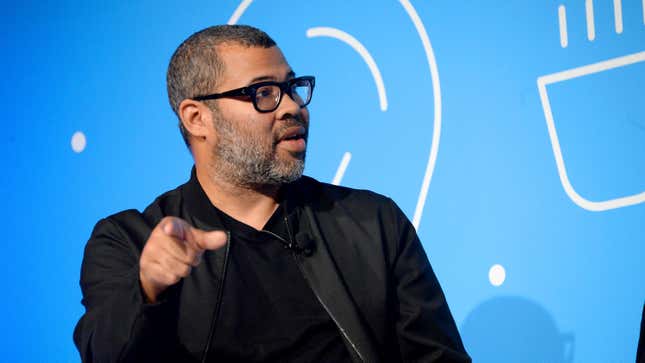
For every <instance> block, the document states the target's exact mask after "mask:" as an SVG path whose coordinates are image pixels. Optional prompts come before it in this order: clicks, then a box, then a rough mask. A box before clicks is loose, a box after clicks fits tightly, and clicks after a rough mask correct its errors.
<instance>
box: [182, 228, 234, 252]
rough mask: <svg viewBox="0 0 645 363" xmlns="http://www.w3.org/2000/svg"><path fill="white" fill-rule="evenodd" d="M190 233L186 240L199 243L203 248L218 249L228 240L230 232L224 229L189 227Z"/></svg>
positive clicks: (198, 245)
mask: <svg viewBox="0 0 645 363" xmlns="http://www.w3.org/2000/svg"><path fill="white" fill-rule="evenodd" d="M188 228H189V233H188V236H189V237H188V238H186V240H187V241H188V242H190V243H193V244H195V245H197V247H199V248H200V249H202V250H217V249H220V248H222V247H224V245H226V243H227V242H228V233H226V232H224V231H208V232H207V231H204V230H201V229H197V228H193V227H190V226H189V227H188Z"/></svg>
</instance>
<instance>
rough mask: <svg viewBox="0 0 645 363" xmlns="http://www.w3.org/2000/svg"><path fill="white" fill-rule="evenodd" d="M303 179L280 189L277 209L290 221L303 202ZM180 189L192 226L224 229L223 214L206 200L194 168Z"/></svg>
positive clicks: (295, 215)
mask: <svg viewBox="0 0 645 363" xmlns="http://www.w3.org/2000/svg"><path fill="white" fill-rule="evenodd" d="M303 179H308V177H302V178H300V179H298V180H296V181H295V182H293V183H288V184H284V185H283V186H282V187H281V188H280V195H279V199H280V207H279V209H281V210H282V211H283V212H284V213H286V215H287V216H288V217H289V219H290V220H291V219H296V218H297V213H298V210H299V209H300V208H301V207H302V205H303V203H304V202H305V198H303V191H302V190H301V189H302V188H301V185H302V184H303V181H304V180H303ZM181 189H182V196H183V201H184V204H185V205H184V209H185V214H186V216H188V217H189V218H190V219H193V222H194V223H193V225H194V226H202V228H206V229H222V228H225V227H226V223H225V221H224V220H223V219H222V215H221V214H220V213H224V212H222V211H221V210H219V209H218V208H217V207H215V206H214V205H213V204H212V203H211V201H210V199H208V196H207V195H206V192H205V191H204V189H203V188H202V186H201V184H200V183H199V180H198V179H197V172H196V169H195V166H193V168H192V170H191V172H190V179H189V180H188V182H186V183H185V184H184V185H183V186H182V188H181Z"/></svg>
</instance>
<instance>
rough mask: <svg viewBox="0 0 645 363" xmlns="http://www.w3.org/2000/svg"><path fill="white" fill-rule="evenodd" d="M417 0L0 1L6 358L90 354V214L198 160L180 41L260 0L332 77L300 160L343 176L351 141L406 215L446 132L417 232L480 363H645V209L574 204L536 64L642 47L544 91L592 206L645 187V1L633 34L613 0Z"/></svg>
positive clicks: (328, 175)
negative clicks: (644, 356)
mask: <svg viewBox="0 0 645 363" xmlns="http://www.w3.org/2000/svg"><path fill="white" fill-rule="evenodd" d="M406 3H407V1H402V2H399V1H396V0H388V1H386V0H382V1H374V0H371V1H368V0H365V1H335V0H334V1H330V0H312V1H306V2H304V1H287V0H284V1H283V0H274V1H268V0H256V1H253V2H252V3H251V2H245V3H240V2H238V1H232V0H231V1H208V2H202V1H192V2H191V1H185V2H183V4H179V3H175V2H164V1H154V2H153V1H141V2H137V3H135V4H128V3H126V2H122V3H120V4H112V3H109V2H100V3H99V2H97V3H88V2H81V1H77V2H76V1H61V2H58V4H53V3H48V4H38V3H31V2H25V3H24V4H18V3H11V4H3V7H2V8H3V12H2V14H1V15H0V19H1V23H0V42H1V43H0V45H1V46H2V47H1V49H2V57H0V67H1V68H0V69H2V74H3V81H2V83H1V84H0V100H1V101H0V102H2V104H3V107H2V111H3V125H4V127H3V132H2V133H1V134H0V139H1V140H2V142H1V143H0V145H1V146H0V147H1V148H2V149H1V153H2V156H3V157H2V164H3V168H2V170H3V171H2V174H1V179H0V197H1V198H2V199H1V200H2V202H3V206H4V208H1V209H0V210H1V212H0V213H2V214H1V215H0V218H1V219H0V221H2V235H3V236H4V238H3V239H4V241H5V242H4V243H3V244H2V248H3V251H2V258H3V261H2V263H0V273H2V276H4V277H5V283H4V292H3V296H2V299H0V311H2V312H3V313H2V316H1V317H0V319H1V320H0V322H1V326H2V330H1V331H0V334H1V335H2V337H1V338H2V339H1V340H0V341H1V342H2V343H1V345H0V349H1V351H0V356H2V357H3V360H5V361H8V362H9V361H11V362H14V361H15V362H22V361H24V362H40V361H47V362H77V361H78V354H77V353H76V350H75V348H74V346H73V344H72V331H73V328H74V325H75V323H76V321H77V320H78V318H79V317H80V315H81V314H82V311H83V310H82V307H81V305H80V303H79V301H80V298H81V295H80V291H79V288H78V278H79V267H80V263H81V259H82V252H83V247H84V245H85V242H86V240H87V238H88V236H89V233H90V231H91V229H92V227H93V225H94V223H95V222H96V221H97V220H98V219H100V218H102V217H104V216H106V215H108V214H111V213H114V212H117V211H119V210H122V209H126V208H131V207H134V208H138V209H143V208H144V207H145V206H146V205H147V204H148V203H149V202H151V201H152V200H153V199H154V198H155V196H156V195H158V194H160V193H161V192H163V191H165V190H168V189H171V188H174V187H175V186H176V185H178V184H180V183H182V182H183V181H185V180H186V179H187V178H188V176H189V171H190V167H191V165H192V162H191V158H190V155H189V154H188V152H187V151H186V149H185V147H184V145H183V143H182V140H181V138H180V136H179V133H178V130H177V128H176V122H177V121H176V119H175V118H174V115H173V114H172V112H171V110H170V107H169V106H168V104H167V100H166V92H165V70H166V65H167V62H168V60H169V58H170V55H171V54H172V52H173V51H174V49H175V48H176V46H177V45H178V44H179V43H180V42H181V41H182V40H183V39H185V38H186V37H187V36H188V35H190V34H191V33H193V32H194V31H196V30H199V29H201V28H203V27H206V26H209V25H213V24H218V23H226V22H228V21H229V19H231V16H232V15H233V13H234V12H235V11H236V9H238V10H239V11H241V10H242V9H243V8H244V6H245V5H249V4H250V5H249V6H248V8H244V11H243V12H242V15H241V18H240V19H239V23H247V24H252V25H255V26H258V27H260V28H262V29H264V30H266V31H267V32H268V33H269V34H271V35H272V36H273V37H274V38H275V39H276V40H277V42H278V43H279V45H280V46H281V48H282V49H283V51H284V53H285V54H286V55H287V58H288V59H289V61H290V63H291V65H292V66H293V67H294V69H295V70H296V71H297V72H298V73H299V74H313V75H316V76H317V86H316V87H317V88H316V92H315V94H314V100H313V102H312V104H311V106H310V110H311V113H312V125H311V133H310V135H311V136H310V143H309V146H310V150H309V153H308V160H307V169H306V172H307V174H309V175H312V176H314V177H316V178H318V179H320V180H322V181H329V182H330V181H332V179H333V177H334V175H335V174H336V171H337V168H338V166H339V163H340V161H341V159H342V157H343V155H344V154H345V153H347V152H349V153H351V160H350V162H349V164H348V167H347V169H346V172H345V173H344V176H343V178H342V181H341V184H343V185H347V186H352V187H359V188H369V189H373V190H375V191H377V192H380V193H383V194H386V195H389V196H391V197H393V198H394V199H395V200H396V201H397V202H398V203H399V205H400V206H401V207H402V208H403V210H404V211H405V212H406V213H407V215H408V216H409V217H410V219H413V218H414V217H415V208H416V206H417V204H418V202H419V199H420V197H419V195H420V192H421V191H422V189H423V187H422V182H423V179H424V176H426V170H428V169H427V166H428V158H429V153H430V150H431V148H432V147H433V142H432V140H433V137H434V138H435V141H437V138H439V136H440V138H439V140H438V142H435V143H434V148H435V149H436V151H437V154H436V163H435V164H433V167H431V168H430V169H429V172H428V173H427V176H431V179H430V184H429V189H427V190H428V194H427V198H421V199H423V200H424V201H425V206H424V208H423V209H422V210H421V211H422V212H423V213H422V214H420V215H419V214H418V213H417V214H416V216H417V221H418V222H419V224H418V227H419V228H418V232H419V234H420V236H421V239H422V241H423V244H424V246H425V248H426V251H427V252H428V255H429V257H430V260H431V262H432V264H433V267H434V269H435V271H436V273H437V275H438V277H439V279H440V281H441V283H442V285H443V287H444V290H445V293H446V295H447V298H448V301H449V303H450V306H451V309H452V312H453V314H454V317H455V319H456V321H457V324H458V326H459V328H460V330H461V333H462V337H463V339H464V342H465V344H466V347H467V349H468V350H469V352H470V353H471V355H472V356H473V358H474V359H475V361H478V362H632V361H634V359H635V355H636V346H637V340H638V330H639V324H640V318H641V311H642V308H643V304H644V301H645V267H643V260H644V257H645V247H644V246H645V204H643V203H642V202H641V201H639V200H637V201H632V205H619V204H620V201H619V202H616V203H618V204H615V205H613V207H612V208H610V209H608V210H604V211H590V210H588V209H585V208H583V207H581V206H580V205H579V204H576V203H574V201H573V199H571V198H570V197H569V196H568V194H567V193H566V192H565V189H564V187H563V184H562V183H561V179H560V173H559V172H558V168H557V167H556V159H555V155H557V153H554V149H553V148H552V146H553V143H552V141H553V137H552V136H553V135H551V136H550V134H549V132H548V130H547V117H546V113H545V110H544V108H543V106H544V105H545V103H543V102H542V101H541V99H540V94H539V92H538V84H537V79H538V77H541V76H545V75H549V74H553V73H556V72H560V71H565V70H568V69H573V68H576V67H581V66H585V65H588V64H592V63H596V62H602V61H608V62H609V63H603V64H605V65H612V64H613V65H615V64H616V62H618V60H617V59H618V57H621V56H625V55H630V54H636V56H635V57H636V61H634V62H633V63H632V64H630V65H626V66H622V67H617V68H611V69H607V70H604V71H602V72H599V73H594V74H588V75H583V76H580V77H577V78H575V79H571V80H567V81H563V82H558V83H553V84H548V85H547V86H546V91H547V97H548V105H549V106H550V107H551V111H552V116H553V122H554V125H555V128H556V129H557V136H558V140H559V145H560V147H561V151H562V157H563V161H564V165H565V166H566V172H567V176H568V179H569V180H570V183H571V186H572V188H573V189H575V192H576V193H578V194H580V195H581V196H582V197H584V198H585V199H588V200H591V201H610V200H614V199H616V198H620V197H627V196H633V198H638V197H639V195H640V196H641V199H643V198H642V196H643V193H644V191H645V108H644V104H645V103H644V102H643V99H644V98H643V93H644V90H645V87H644V85H645V62H643V61H642V60H643V58H644V57H643V53H639V52H643V51H644V50H645V15H644V13H643V12H644V10H643V4H642V3H641V0H623V1H622V23H623V30H622V32H621V33H617V32H616V30H615V29H616V21H615V17H614V2H613V1H609V0H604V1H599V0H596V1H594V2H593V10H594V16H593V20H594V31H595V37H594V39H593V40H589V39H588V38H589V35H588V32H589V31H588V25H589V22H588V21H587V20H586V15H585V14H586V10H585V2H584V1H571V0H563V1H561V2H556V1H545V0H542V1H498V2H490V1H479V2H477V1H467V0H464V1H412V3H411V4H410V5H411V6H413V10H411V8H409V7H408V8H407V10H406V8H405V7H404V5H406ZM240 6H242V7H240ZM559 6H563V7H564V9H565V10H566V22H567V26H566V29H567V46H566V47H563V46H562V44H561V31H563V29H562V27H561V26H559V17H558V7H559ZM414 14H418V17H419V20H420V23H421V24H422V25H423V26H424V28H425V33H424V32H420V31H419V29H418V28H417V27H415V24H414V22H413V21H412V19H413V18H414ZM417 26H418V24H417ZM315 27H332V28H335V29H338V30H342V31H343V32H345V33H347V34H350V35H351V36H352V37H354V38H355V39H356V40H357V41H359V42H360V43H361V44H362V45H363V46H364V47H365V49H366V50H367V51H369V54H370V55H371V57H373V59H374V62H375V64H376V66H377V67H378V69H379V71H380V74H381V76H382V81H383V85H384V91H385V92H384V97H385V98H386V100H387V108H386V110H385V111H383V110H382V108H381V104H380V103H379V94H378V92H377V88H376V86H375V85H376V83H375V78H374V77H373V75H372V73H371V72H370V69H369V68H368V66H367V64H366V62H365V61H364V59H363V57H361V55H360V54H359V53H358V52H357V51H356V50H355V49H354V48H352V46H350V45H349V44H348V43H346V42H344V41H342V40H340V39H337V38H334V37H330V36H319V37H307V31H308V30H309V29H311V28H315ZM422 33H424V34H426V35H427V37H428V39H429V41H430V45H431V50H432V52H431V53H432V56H433V57H434V60H435V64H434V65H435V66H436V71H437V72H436V74H435V76H437V78H436V79H435V80H434V81H433V78H432V72H431V65H430V63H429V54H430V53H428V52H427V50H426V49H425V48H424V46H423V43H422V39H423V37H422ZM437 105H439V106H440V107H441V110H440V115H439V116H440V117H438V114H439V112H438V111H439V110H438V109H437V107H436V106H437ZM438 123H439V124H438ZM439 126H440V127H439ZM435 131H439V132H438V133H437V134H434V133H435ZM76 132H82V133H83V134H84V135H85V137H86V140H87V144H86V147H85V148H84V149H83V150H82V151H81V152H75V151H74V150H73V149H72V145H71V140H72V135H73V134H74V133H76ZM433 134H434V135H433ZM419 218H420V219H419ZM496 264H499V265H501V266H503V268H504V270H505V279H504V280H503V283H501V285H499V282H500V281H501V279H499V278H500V276H499V275H497V277H498V280H497V284H498V285H499V286H494V285H493V284H492V283H491V281H490V280H489V270H490V269H491V267H492V266H493V265H496ZM493 281H495V279H493Z"/></svg>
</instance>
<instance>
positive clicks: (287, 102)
mask: <svg viewBox="0 0 645 363" xmlns="http://www.w3.org/2000/svg"><path fill="white" fill-rule="evenodd" d="M300 110H301V107H300V105H299V104H298V103H297V102H296V101H294V100H293V97H291V94H290V92H285V93H284V94H283V95H282V101H281V102H280V105H279V106H278V109H277V110H276V112H277V113H278V118H279V119H282V118H285V116H287V115H291V116H296V115H298V114H299V113H300Z"/></svg>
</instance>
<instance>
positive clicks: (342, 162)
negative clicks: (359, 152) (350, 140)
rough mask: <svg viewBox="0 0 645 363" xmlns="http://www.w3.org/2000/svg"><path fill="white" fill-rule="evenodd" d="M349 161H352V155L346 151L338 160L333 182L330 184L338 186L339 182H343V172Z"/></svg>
mask: <svg viewBox="0 0 645 363" xmlns="http://www.w3.org/2000/svg"><path fill="white" fill-rule="evenodd" d="M350 160H352V153H350V152H349V151H347V152H345V154H343V158H342V159H341V160H340V164H339V165H338V169H337V170H336V175H334V180H333V181H332V182H331V183H332V184H334V185H340V182H341V181H342V180H343V176H344V175H345V170H347V165H349V161H350Z"/></svg>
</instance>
